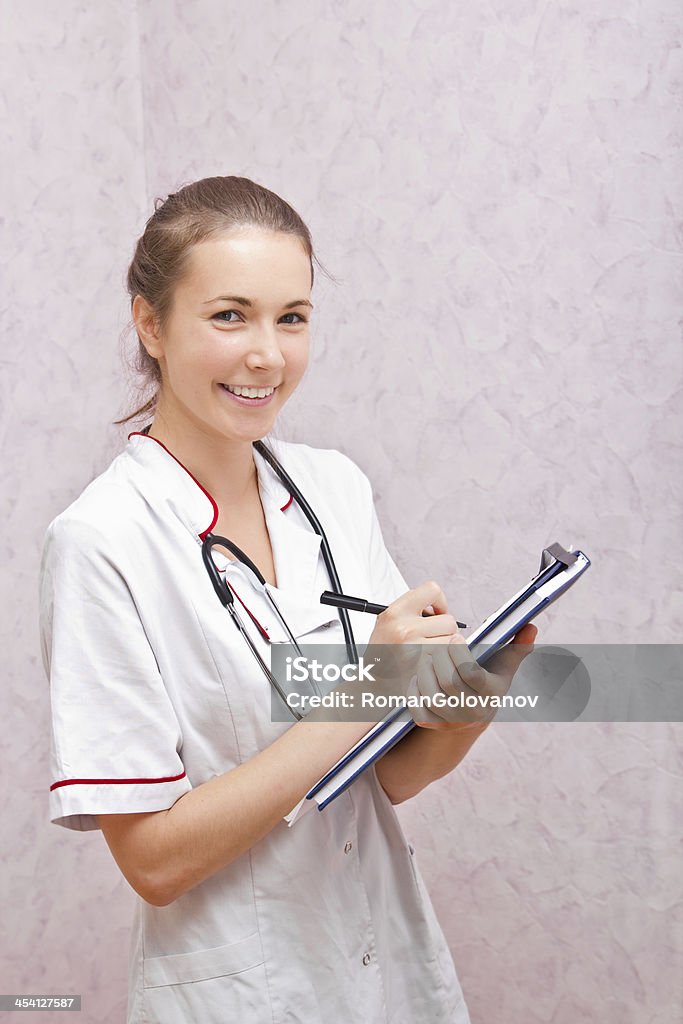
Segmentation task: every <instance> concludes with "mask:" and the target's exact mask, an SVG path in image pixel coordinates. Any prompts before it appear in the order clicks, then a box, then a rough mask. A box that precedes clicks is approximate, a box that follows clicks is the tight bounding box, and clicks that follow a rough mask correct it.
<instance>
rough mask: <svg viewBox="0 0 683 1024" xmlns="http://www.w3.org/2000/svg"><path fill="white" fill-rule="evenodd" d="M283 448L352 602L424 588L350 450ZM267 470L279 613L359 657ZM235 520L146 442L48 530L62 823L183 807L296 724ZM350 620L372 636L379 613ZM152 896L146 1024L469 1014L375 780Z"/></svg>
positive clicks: (141, 920) (144, 969)
mask: <svg viewBox="0 0 683 1024" xmlns="http://www.w3.org/2000/svg"><path fill="white" fill-rule="evenodd" d="M268 443H269V444H270V445H271V447H272V449H273V450H274V451H275V453H276V455H277V456H278V458H279V459H280V461H281V462H282V464H283V466H284V467H285V469H286V470H287V471H288V473H289V474H290V476H291V477H292V479H293V480H294V481H295V482H296V483H297V484H298V486H299V487H300V489H301V490H302V492H303V494H304V496H305V497H306V498H307V500H308V501H309V502H310V504H311V506H312V507H313V509H314V510H315V512H316V513H317V515H318V517H319V519H320V521H321V523H322V525H323V527H324V529H325V531H326V533H327V536H328V539H329V543H330V546H331V549H332V552H333V555H334V558H335V562H336V565H337V571H338V573H339V576H340V580H341V585H342V588H343V590H344V591H345V592H346V593H350V594H359V595H362V596H367V597H368V598H369V599H371V600H373V601H378V602H382V603H389V602H391V601H392V600H394V599H395V598H396V597H398V596H399V595H400V594H402V593H405V591H406V590H407V589H408V586H407V584H406V583H405V581H404V580H403V578H402V577H401V574H400V573H399V571H398V569H397V568H396V566H395V564H394V562H393V561H392V559H391V557H390V556H389V554H388V552H387V551H386V548H385V546H384V543H383V540H382V535H381V531H380V527H379V524H378V520H377V516H376V513H375V509H374V505H373V499H372V492H371V488H370V484H369V482H368V479H367V477H366V476H365V475H364V474H363V473H362V472H361V470H360V469H359V468H358V467H357V466H356V465H355V464H354V463H353V462H352V461H351V460H350V459H348V458H347V457H346V456H344V455H342V454H341V453H340V452H337V451H334V450H321V449H314V448H311V447H309V446H308V445H304V444H292V443H287V442H283V441H278V440H272V439H271V440H270V441H269V442H268ZM254 460H255V463H256V468H257V472H258V484H259V490H260V495H261V501H262V503H263V508H264V512H265V517H266V523H267V527H268V532H269V534H270V539H271V544H272V549H273V557H274V563H275V570H276V576H277V581H278V586H277V588H273V592H274V594H275V598H276V601H277V602H278V604H279V606H280V608H281V609H282V611H283V613H284V615H285V618H286V619H287V621H288V623H289V625H290V628H291V629H292V631H293V633H294V635H295V636H296V637H297V638H298V639H300V640H303V641H304V642H305V643H310V642H314V643H315V642H325V643H343V642H344V637H343V633H342V630H341V624H340V622H339V618H338V614H337V612H336V610H335V609H332V608H329V607H325V606H324V605H321V604H320V603H319V596H320V594H321V593H322V591H323V590H326V589H329V588H330V581H329V578H328V576H327V573H326V570H325V567H324V562H323V559H322V555H321V553H320V538H319V537H318V536H317V535H316V534H315V533H314V532H313V530H312V529H311V527H310V525H309V524H308V522H307V520H306V519H305V517H304V515H303V513H302V512H301V510H300V508H299V506H298V505H297V504H296V502H294V501H292V499H291V496H290V494H289V492H288V491H287V489H286V488H285V487H284V486H283V484H282V483H281V482H280V480H279V478H278V477H277V476H276V475H275V473H274V472H273V470H272V469H271V468H270V467H269V466H268V464H267V463H266V461H265V459H263V457H262V456H261V455H260V454H259V453H258V452H256V451H254ZM216 515H217V510H216V507H215V503H214V501H213V499H212V497H211V496H210V495H209V494H208V493H207V492H206V491H204V490H203V488H202V487H201V486H200V485H199V484H198V483H197V481H196V480H195V479H194V477H193V476H192V475H191V474H190V473H189V472H188V471H187V470H186V469H185V468H184V467H183V466H182V465H181V464H180V463H179V462H178V461H177V460H176V459H175V458H174V457H173V456H172V454H171V453H170V452H168V451H167V450H166V449H165V448H164V447H163V446H162V445H161V444H160V443H159V442H158V441H156V440H155V439H154V438H151V437H148V436H146V435H144V434H139V433H135V434H131V435H130V437H129V439H128V444H127V447H126V448H125V449H124V450H123V451H122V452H121V454H119V455H118V456H117V457H116V458H115V459H114V460H113V462H112V463H111V465H110V466H109V468H108V469H107V470H105V472H103V473H102V474H101V475H100V476H98V477H97V478H96V479H95V480H93V481H92V483H90V484H89V485H88V486H87V487H86V489H85V490H84V491H83V493H82V494H81V495H80V497H79V498H77V499H76V501H74V502H73V503H72V504H71V505H70V506H69V507H68V508H67V509H66V510H65V511H64V512H62V513H61V514H60V515H58V516H57V517H56V518H55V519H54V520H53V521H52V523H51V524H50V525H49V527H48V529H47V533H46V535H45V543H44V549H43V560H42V564H41V583H40V628H41V639H42V654H43V661H44V664H45V669H46V672H47V674H48V677H49V680H50V694H51V707H52V736H51V753H50V761H51V772H52V779H51V788H50V818H51V821H53V822H55V823H56V824H59V825H63V826H65V827H66V828H70V829H76V830H80V831H86V830H90V829H96V828H97V827H98V824H97V819H96V817H95V815H97V814H112V813H132V812H139V811H157V810H162V809H164V808H169V807H171V806H172V805H173V804H174V803H175V801H176V800H178V798H179V797H181V796H182V795H183V794H184V793H186V792H188V791H189V790H190V789H192V788H193V787H196V786H200V785H201V784H202V783H204V782H207V781H208V780H209V779H211V778H213V777H214V776H217V775H221V774H223V773H224V772H227V771H230V769H231V768H234V767H236V766H237V765H238V764H241V763H242V762H244V761H247V760H249V758H251V757H253V756H254V755H255V754H257V753H258V752H259V751H260V750H263V749H264V747H267V746H268V745H269V744H270V743H272V742H273V741H274V740H275V739H276V738H277V737H278V736H280V735H281V734H282V733H283V732H284V731H285V730H286V729H288V728H289V726H290V724H291V723H283V722H280V723H278V722H273V721H272V720H271V693H270V687H269V685H268V683H267V681H266V679H265V677H264V675H263V673H262V672H261V670H260V668H259V666H258V665H257V663H256V660H255V659H254V657H253V655H252V653H251V652H250V651H249V649H248V647H247V645H246V643H245V641H244V639H243V638H242V637H240V635H239V633H238V631H237V630H236V629H235V627H234V624H233V623H232V622H231V621H230V619H229V616H228V613H227V611H226V610H225V609H224V608H223V607H222V605H221V603H220V602H219V600H218V598H217V597H216V594H215V593H214V591H213V589H212V585H211V581H210V580H209V577H208V574H207V572H206V569H205V567H204V565H203V562H202V557H201V540H202V538H203V536H204V535H205V533H206V532H207V531H208V530H209V529H211V528H212V526H213V523H214V522H215V518H216ZM214 559H215V561H216V563H217V564H218V565H219V566H221V567H225V572H226V573H227V577H228V579H229V580H230V583H231V585H232V586H233V588H234V590H235V592H236V594H237V595H238V598H239V599H240V600H241V601H243V602H244V604H245V605H246V606H247V607H248V608H249V609H250V610H251V611H252V612H253V614H254V615H255V616H256V618H257V619H258V620H259V622H260V623H261V624H262V625H263V626H264V628H266V630H267V631H268V632H269V634H270V636H271V637H272V638H273V639H280V640H286V636H285V634H284V632H283V630H282V627H281V625H280V624H279V622H278V621H277V618H276V616H275V615H274V613H273V611H272V609H271V608H270V606H269V605H268V603H267V602H266V600H265V599H264V597H263V595H262V594H261V593H259V591H258V590H257V589H256V588H255V587H252V585H251V582H250V581H249V579H248V576H247V574H246V573H245V572H244V571H243V569H242V567H241V566H240V565H239V564H238V563H236V562H233V561H231V560H229V559H228V558H227V557H225V556H223V555H222V554H221V553H220V552H219V551H218V550H216V551H215V552H214ZM237 607H238V608H239V609H240V610H241V611H243V609H242V606H241V604H240V603H239V601H238V604H237ZM350 614H351V621H352V624H353V627H354V630H355V633H356V639H357V641H358V642H359V643H365V642H366V641H367V639H368V638H369V635H370V633H371V631H372V627H373V625H374V620H373V618H372V617H371V616H365V615H361V614H359V613H353V612H352V613H350ZM242 618H243V620H244V621H245V623H247V628H250V630H251V632H252V635H253V636H254V639H255V640H256V641H257V643H260V644H261V645H262V646H261V647H260V649H261V650H263V651H264V656H265V657H266V658H267V657H268V655H267V653H265V652H266V651H267V647H266V645H265V643H264V641H263V640H261V638H259V637H258V633H257V631H256V629H255V628H252V623H251V621H250V620H249V618H248V616H247V614H246V612H243V615H242ZM136 899H137V902H136V909H135V916H134V922H133V928H132V932H131V942H130V960H129V966H130V971H129V1002H128V1022H129V1024H133V1022H135V1024H138V1022H139V1024H142V1022H145V1024H157V1022H158V1024H191V1022H192V1024H194V1022H196V1024H218V1022H221V1024H224V1022H235V1024H266V1022H273V1024H285V1022H288V1024H295V1022H301V1024H323V1022H324V1024H338V1022H342V1021H344V1022H353V1024H440V1022H448V1024H467V1022H468V1021H469V1017H468V1013H467V1009H466V1007H465V1004H464V1001H463V997H462V992H461V989H460V985H459V982H458V979H457V976H456V973H455V969H454V966H453V961H452V958H451V955H450V952H449V950H448V947H447V944H446V941H445V938H444V935H443V933H442V930H441V928H440V926H439V923H438V921H437V919H436V916H435V914H434V910H433V908H432V904H431V902H430V898H429V895H428V893H427V891H426V889H425V886H424V883H423V881H422V878H421V876H420V872H419V870H418V867H417V865H416V864H415V855H414V851H413V848H412V846H411V845H410V844H409V843H408V842H407V841H406V838H405V836H404V834H403V831H402V829H401V826H400V823H399V821H398V818H397V816H396V813H395V811H394V808H393V806H392V804H391V802H390V801H389V799H388V797H387V796H386V794H385V793H384V790H383V789H382V788H381V786H380V784H379V782H378V780H377V776H376V774H375V770H374V768H371V769H369V770H368V771H366V772H365V773H364V774H363V775H362V776H361V777H360V778H359V779H357V781H356V782H354V784H353V785H352V786H351V787H350V788H349V789H348V790H347V791H346V792H345V793H344V794H342V795H341V796H340V797H338V798H337V799H336V800H335V801H334V802H333V803H332V804H330V805H329V806H328V807H327V808H326V809H325V810H324V811H322V812H317V811H313V812H311V813H308V814H306V815H305V816H304V817H303V818H301V819H300V820H298V821H297V822H296V823H295V824H294V825H293V826H292V827H291V828H290V827H288V826H287V824H286V823H285V822H284V821H283V822H281V823H280V824H279V825H278V826H276V827H275V828H274V829H273V830H272V831H271V832H270V833H269V834H268V835H267V836H265V838H263V839H261V840H260V841H259V842H258V843H256V844H255V846H253V847H252V848H251V849H250V850H249V851H248V852H246V853H245V854H243V855H242V856H241V857H239V858H238V859H237V860H235V861H234V862H233V863H231V864H229V865H228V866H227V867H225V868H223V869H222V870H220V871H218V872H216V873H215V874H214V875H213V876H211V877H210V878H208V879H206V880H205V881H204V882H202V883H201V884H199V885H196V886H195V887H194V888H193V889H191V890H190V891H188V892H186V893H185V894H184V895H183V896H181V897H179V898H178V899H177V900H175V901H174V902H173V903H171V904H169V905H168V906H165V907H155V906H152V905H151V904H149V903H147V902H145V901H144V900H142V899H141V898H140V897H137V896H136Z"/></svg>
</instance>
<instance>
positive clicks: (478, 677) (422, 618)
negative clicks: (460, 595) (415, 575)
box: [364, 580, 538, 730]
mask: <svg viewBox="0 0 683 1024" xmlns="http://www.w3.org/2000/svg"><path fill="white" fill-rule="evenodd" d="M423 612H427V613H428V614H427V615H423V614H422V613H423ZM537 633H538V629H537V628H536V626H535V625H534V624H533V623H532V622H528V623H527V624H526V626H524V627H523V628H522V629H521V630H520V631H519V632H518V633H517V634H515V636H514V637H513V639H512V640H511V641H510V643H508V644H506V645H505V647H503V648H502V649H501V650H500V651H498V652H497V653H496V654H495V655H494V656H493V657H492V658H491V659H490V661H489V662H488V666H487V668H482V667H481V666H480V665H478V664H477V663H476V662H475V661H474V660H473V658H472V656H471V654H470V650H469V647H468V646H467V644H466V642H465V638H464V637H463V636H462V634H461V633H459V632H458V624H457V620H456V619H455V618H454V617H453V616H452V615H451V614H450V613H449V611H448V602H447V601H446V597H445V595H444V592H443V590H442V589H441V587H440V586H439V584H438V583H435V582H434V581H433V580H430V581H429V582H427V583H422V584H421V585H420V586H419V587H415V588H414V589H413V590H408V591H406V593H405V594H402V595H401V596H400V597H399V598H397V599H396V600H395V601H393V602H392V603H391V604H390V605H389V606H388V607H387V609H386V611H383V612H382V613H381V614H380V615H378V616H377V621H376V624H375V628H374V629H373V631H372V635H371V636H370V640H369V642H368V648H367V649H366V652H365V655H364V657H365V659H366V660H368V657H369V656H370V655H371V654H372V651H371V648H372V647H373V646H374V645H381V654H380V657H381V660H380V662H379V664H378V666H377V669H376V671H375V678H376V679H377V681H378V683H380V685H382V684H383V685H384V686H387V685H389V686H390V688H391V689H392V690H394V691H396V692H399V693H403V694H406V695H407V696H411V695H414V696H418V697H419V696H429V697H430V698H432V697H433V696H434V695H435V694H440V693H444V694H446V695H447V696H455V695H460V696H463V695H468V694H481V695H488V696H503V695H504V694H505V693H507V691H508V690H509V689H510V685H511V683H512V680H513V678H514V675H515V673H516V671H517V669H518V668H519V666H520V665H521V663H522V661H523V660H524V658H526V656H527V655H528V654H529V653H530V652H531V650H532V649H533V643H534V640H535V638H536V635H537ZM424 644H427V645H428V650H424V649H423V645H424ZM410 710H411V713H412V715H413V718H414V719H415V722H416V724H417V725H419V726H422V727H423V728H425V729H441V730H444V729H462V728H467V727H469V726H473V725H480V726H481V725H487V724H488V723H489V722H490V720H491V719H492V718H493V717H494V716H495V708H487V707H483V706H482V705H478V706H477V707H475V708H468V707H457V708H453V707H449V706H448V705H445V706H443V707H438V706H434V705H433V704H430V707H429V708H411V709H410ZM418 719H419V720H418Z"/></svg>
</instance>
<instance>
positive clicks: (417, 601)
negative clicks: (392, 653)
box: [368, 580, 458, 644]
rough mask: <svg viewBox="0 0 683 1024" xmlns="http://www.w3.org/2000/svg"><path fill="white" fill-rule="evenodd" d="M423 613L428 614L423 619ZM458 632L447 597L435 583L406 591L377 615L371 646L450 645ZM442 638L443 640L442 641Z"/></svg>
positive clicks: (428, 583) (430, 582) (424, 584)
mask: <svg viewBox="0 0 683 1024" xmlns="http://www.w3.org/2000/svg"><path fill="white" fill-rule="evenodd" d="M423 611H426V612H428V613H429V614H427V615H425V616H423V614H422V613H423ZM457 632H458V623H457V620H456V619H455V618H454V617H453V616H452V615H451V614H450V613H449V611H448V602H447V601H446V596H445V594H444V592H443V590H442V589H441V587H440V586H439V584H438V583H435V582H434V580H430V581H429V582H427V583H421V584H420V586H419V587H415V588H414V589H413V590H407V591H406V593H405V594H401V596H400V597H397V598H396V600H395V601H392V603H391V604H390V605H388V606H387V608H386V611H383V612H381V613H380V614H379V615H378V616H377V622H376V624H375V628H374V629H373V631H372V634H371V636H370V640H369V641H368V642H369V643H370V644H413V643H415V644H420V643H426V642H427V643H439V642H445V643H447V642H448V639H449V638H450V637H451V636H453V634H454V633H457ZM440 638H441V639H440Z"/></svg>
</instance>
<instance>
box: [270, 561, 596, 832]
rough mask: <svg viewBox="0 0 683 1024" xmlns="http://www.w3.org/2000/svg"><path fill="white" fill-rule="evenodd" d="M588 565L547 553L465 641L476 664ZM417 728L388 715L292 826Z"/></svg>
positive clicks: (315, 790) (320, 786)
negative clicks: (503, 602)
mask: <svg viewBox="0 0 683 1024" xmlns="http://www.w3.org/2000/svg"><path fill="white" fill-rule="evenodd" d="M590 564H591V560H590V558H589V557H588V556H587V555H586V554H584V552H583V551H578V550H577V551H574V550H572V548H569V550H567V549H565V548H563V547H562V545H561V544H557V543H555V544H550V545H549V546H548V547H547V548H544V549H543V552H542V554H541V565H540V568H539V570H538V572H537V573H536V575H535V576H534V577H533V578H532V579H531V580H530V581H529V583H527V584H526V586H524V587H522V589H521V590H519V591H517V593H516V594H514V595H513V596H512V597H511V598H510V600H509V601H506V602H505V604H503V605H501V607H500V608H498V609H497V610H496V611H495V612H493V614H492V615H489V617H488V618H487V619H485V620H484V621H483V622H482V624H481V625H480V626H479V627H478V628H477V629H475V631H474V632H473V633H470V635H469V636H468V637H466V638H465V642H466V643H467V645H468V647H469V648H470V651H471V652H472V655H473V657H474V659H475V661H477V662H478V663H479V664H480V665H484V664H485V663H486V662H487V661H488V660H489V658H491V657H493V655H494V654H495V653H496V651H499V650H500V648H501V647H503V646H504V645H505V644H506V643H507V642H508V640H511V639H512V637H513V636H514V635H515V633H518V632H519V630H520V629H521V628H522V626H524V625H526V623H527V622H530V621H531V620H532V619H533V618H534V617H535V616H536V615H537V614H538V613H539V612H540V611H542V610H543V609H544V608H547V607H548V605H550V604H552V603H553V601H556V600H557V598H558V597H560V595H561V594H564V593H565V591H567V590H568V589H569V588H570V587H571V586H572V585H573V584H574V583H576V581H577V580H578V579H579V577H580V576H582V575H583V573H584V572H585V571H586V569H588V568H589V566H590ZM414 727H415V722H414V720H413V718H412V716H411V714H410V712H409V711H408V710H407V709H405V708H397V709H394V710H393V711H392V712H390V713H389V714H388V715H387V716H385V718H384V719H382V721H380V722H378V723H377V724H376V725H375V726H373V728H372V729H370V730H369V732H368V733H367V734H366V735H365V736H364V737H362V738H361V739H360V740H359V741H358V742H357V743H356V744H354V746H353V747H352V748H351V750H349V751H348V753H347V754H345V755H344V756H343V757H341V758H340V759H339V761H337V763H336V764H334V765H333V766H332V767H331V768H330V770H329V771H327V772H325V774H324V775H323V776H322V778H321V779H319V781H318V782H317V783H316V784H315V785H314V786H313V787H312V788H311V789H310V790H309V791H308V793H306V795H305V796H304V797H303V798H302V799H301V801H300V802H299V804H297V806H296V807H295V808H294V809H293V810H292V811H290V813H289V814H288V815H286V816H285V821H286V822H287V823H288V825H290V826H291V825H292V824H294V822H295V821H296V819H297V817H298V816H299V813H300V809H301V808H302V807H303V806H304V805H307V806H308V807H310V806H311V804H312V805H313V806H316V805H317V807H318V810H319V811H322V810H323V808H325V807H327V805H328V804H329V803H331V802H332V801H333V800H334V799H335V798H336V797H337V796H339V794H340V793H343V792H344V791H345V790H346V789H347V788H348V787H349V786H350V785H351V783H352V782H354V781H355V780H356V779H357V778H358V776H359V775H360V774H361V772H363V771H365V769H366V768H368V767H369V766H370V765H371V764H373V763H374V762H375V761H376V760H377V759H378V758H379V757H381V756H382V754H385V753H386V752H387V751H388V750H389V749H390V748H391V747H393V746H394V744H395V743H398V741H399V740H401V739H402V738H403V737H404V736H405V735H406V734H407V733H408V732H410V731H411V729H413V728H414Z"/></svg>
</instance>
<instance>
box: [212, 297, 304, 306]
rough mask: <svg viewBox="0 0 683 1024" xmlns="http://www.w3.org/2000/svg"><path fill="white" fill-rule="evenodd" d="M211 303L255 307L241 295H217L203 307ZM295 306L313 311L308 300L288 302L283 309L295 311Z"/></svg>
mask: <svg viewBox="0 0 683 1024" xmlns="http://www.w3.org/2000/svg"><path fill="white" fill-rule="evenodd" d="M210 302H237V303H238V304H239V305H240V306H253V305H254V303H253V302H252V301H251V299H244V298H242V296H240V295H217V296H216V298H215V299H207V300H206V302H203V303H202V305H203V306H208V305H209V303H210ZM294 306H310V307H311V309H313V303H312V302H309V300H308V299H295V300H294V302H288V303H287V304H286V305H285V306H283V309H293V308H294Z"/></svg>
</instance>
